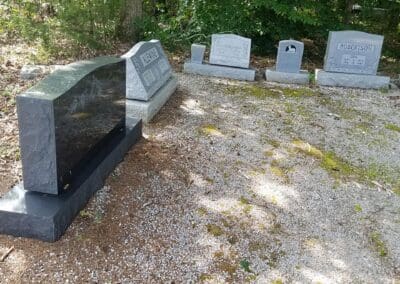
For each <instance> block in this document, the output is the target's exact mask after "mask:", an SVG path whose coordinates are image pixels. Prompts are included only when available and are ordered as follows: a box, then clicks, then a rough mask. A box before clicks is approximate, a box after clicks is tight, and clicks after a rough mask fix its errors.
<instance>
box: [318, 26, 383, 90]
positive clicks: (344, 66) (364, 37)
mask: <svg viewBox="0 0 400 284" xmlns="http://www.w3.org/2000/svg"><path fill="white" fill-rule="evenodd" d="M382 44H383V36H380V35H374V34H368V33H364V32H359V31H339V32H329V38H328V46H327V49H326V55H325V60H324V70H319V69H317V70H316V72H315V74H316V82H317V84H319V85H325V86H342V87H354V88H366V89H370V88H372V89H379V88H387V87H388V86H389V81H390V78H389V77H385V76H377V75H376V73H377V70H378V65H379V60H380V56H381V51H382Z"/></svg>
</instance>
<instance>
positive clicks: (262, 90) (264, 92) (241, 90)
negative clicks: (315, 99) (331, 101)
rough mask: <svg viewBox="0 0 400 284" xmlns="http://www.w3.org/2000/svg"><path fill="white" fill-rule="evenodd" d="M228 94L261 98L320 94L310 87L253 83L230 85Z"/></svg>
mask: <svg viewBox="0 0 400 284" xmlns="http://www.w3.org/2000/svg"><path fill="white" fill-rule="evenodd" d="M225 92H226V93H227V94H233V95H234V94H240V95H242V96H251V97H255V98H257V99H260V100H264V99H268V98H278V97H280V96H284V97H289V98H301V97H310V96H315V95H318V94H319V92H317V91H315V90H312V89H309V88H293V89H292V88H280V87H275V88H268V87H265V86H261V85H257V84H252V85H243V86H234V87H232V86H229V87H227V88H226V91H225Z"/></svg>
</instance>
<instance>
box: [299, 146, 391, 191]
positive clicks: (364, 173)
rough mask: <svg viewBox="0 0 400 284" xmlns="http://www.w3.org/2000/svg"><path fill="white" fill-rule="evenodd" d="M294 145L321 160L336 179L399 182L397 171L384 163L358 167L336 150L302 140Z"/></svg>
mask: <svg viewBox="0 0 400 284" xmlns="http://www.w3.org/2000/svg"><path fill="white" fill-rule="evenodd" d="M292 146H293V147H294V148H295V150H297V151H298V152H301V153H303V154H305V155H308V156H311V157H314V158H315V159H317V160H319V161H320V166H321V167H322V168H323V169H325V170H326V171H327V172H328V173H329V174H330V175H332V176H333V177H334V178H336V179H339V178H341V179H350V178H353V179H356V180H357V181H359V182H368V183H371V182H373V181H378V180H380V181H383V182H385V183H388V184H397V183H398V180H396V174H395V173H396V171H397V170H398V169H391V168H388V167H386V166H383V165H377V164H370V165H369V166H368V167H365V168H364V167H358V166H355V165H353V164H352V163H350V162H347V161H345V160H343V159H341V158H340V157H338V156H337V155H336V154H335V153H334V152H324V151H321V150H320V149H318V148H316V147H315V146H313V145H310V144H309V143H307V142H304V141H302V140H295V141H293V142H292Z"/></svg>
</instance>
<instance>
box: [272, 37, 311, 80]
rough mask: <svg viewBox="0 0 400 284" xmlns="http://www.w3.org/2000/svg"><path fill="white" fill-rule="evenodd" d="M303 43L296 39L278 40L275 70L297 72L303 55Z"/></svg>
mask: <svg viewBox="0 0 400 284" xmlns="http://www.w3.org/2000/svg"><path fill="white" fill-rule="evenodd" d="M303 51H304V44H303V43H302V42H300V41H296V40H282V41H280V42H279V47H278V56H277V59H276V71H278V72H287V73H299V72H300V67H301V60H302V57H303Z"/></svg>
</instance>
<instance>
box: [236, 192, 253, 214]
mask: <svg viewBox="0 0 400 284" xmlns="http://www.w3.org/2000/svg"><path fill="white" fill-rule="evenodd" d="M239 203H240V205H241V206H242V207H243V212H244V213H245V214H249V213H250V211H251V210H252V209H253V206H252V205H251V204H250V201H249V200H248V199H247V198H245V197H243V196H242V197H240V199H239Z"/></svg>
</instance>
